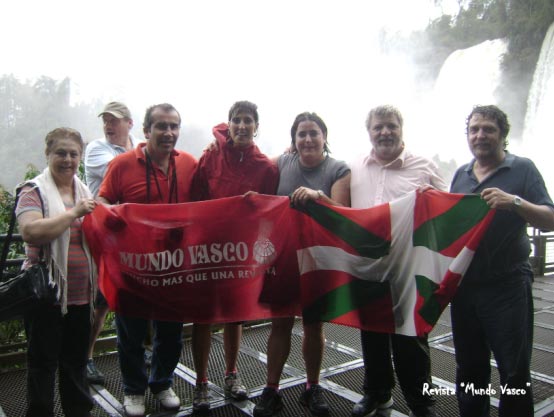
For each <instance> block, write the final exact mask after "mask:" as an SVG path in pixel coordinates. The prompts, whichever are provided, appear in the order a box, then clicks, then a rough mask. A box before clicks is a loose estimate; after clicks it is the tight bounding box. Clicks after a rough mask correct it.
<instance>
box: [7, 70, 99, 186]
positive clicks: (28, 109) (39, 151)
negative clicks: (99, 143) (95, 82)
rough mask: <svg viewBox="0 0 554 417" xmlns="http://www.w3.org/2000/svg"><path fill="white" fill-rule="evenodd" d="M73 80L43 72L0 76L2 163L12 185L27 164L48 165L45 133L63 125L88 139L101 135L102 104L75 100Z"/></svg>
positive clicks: (39, 167) (40, 166) (8, 181)
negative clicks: (33, 76)
mask: <svg viewBox="0 0 554 417" xmlns="http://www.w3.org/2000/svg"><path fill="white" fill-rule="evenodd" d="M70 93H71V81H70V79H69V78H65V79H63V80H61V81H57V80H54V79H52V78H49V77H46V76H42V77H40V78H38V79H37V80H36V81H26V82H21V81H19V80H18V79H17V78H16V77H14V76H13V75H4V76H2V77H0V149H2V152H1V153H0V165H1V166H2V184H1V185H3V186H4V187H6V188H8V189H9V188H12V187H14V186H15V185H16V183H17V181H19V180H20V178H21V177H22V176H23V174H24V171H25V166H26V164H33V165H34V166H35V167H38V169H39V170H41V169H42V167H44V166H45V162H46V158H45V155H44V137H45V136H46V134H47V133H48V132H49V131H50V130H52V129H54V128H56V127H60V126H69V127H72V128H75V129H77V130H78V131H79V132H81V135H82V136H83V138H84V139H85V142H87V141H88V140H90V138H93V137H96V136H100V134H101V132H102V126H101V124H100V123H98V118H97V114H98V113H97V110H98V108H100V107H101V104H100V103H98V102H97V101H96V102H93V103H90V104H83V103H81V104H71V103H70V96H71V94H70Z"/></svg>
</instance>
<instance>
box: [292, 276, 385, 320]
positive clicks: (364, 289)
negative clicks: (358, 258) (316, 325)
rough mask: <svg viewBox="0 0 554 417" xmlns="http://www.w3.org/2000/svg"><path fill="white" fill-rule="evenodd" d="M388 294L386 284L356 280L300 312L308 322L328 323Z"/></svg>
mask: <svg viewBox="0 0 554 417" xmlns="http://www.w3.org/2000/svg"><path fill="white" fill-rule="evenodd" d="M387 294H390V285H389V283H388V282H371V281H365V280H362V279H356V280H354V281H352V282H350V283H348V284H345V285H342V286H340V287H338V288H335V289H334V290H332V291H329V292H328V293H326V294H325V295H323V296H322V297H319V298H318V299H317V300H316V301H315V302H314V303H313V304H311V305H309V306H307V307H305V308H304V309H303V310H302V316H303V317H304V319H305V320H308V321H330V320H333V319H336V318H337V317H340V316H342V315H344V314H346V313H350V312H351V311H353V310H358V309H360V308H362V307H365V306H366V305H368V304H371V303H372V302H373V301H375V300H377V299H380V298H383V296H385V295H387Z"/></svg>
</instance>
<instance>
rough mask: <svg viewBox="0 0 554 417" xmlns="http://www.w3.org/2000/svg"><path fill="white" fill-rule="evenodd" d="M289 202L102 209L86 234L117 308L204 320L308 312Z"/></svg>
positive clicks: (243, 200)
mask: <svg viewBox="0 0 554 417" xmlns="http://www.w3.org/2000/svg"><path fill="white" fill-rule="evenodd" d="M289 204H290V203H289V199H288V198H287V197H274V196H265V195H254V196H248V197H231V198H224V199H218V200H211V201H205V202H198V203H186V204H155V205H154V204H152V205H147V204H123V205H119V206H103V205H101V206H98V207H97V208H96V209H95V210H94V212H93V213H92V214H91V215H89V216H86V217H85V220H84V224H83V229H84V232H85V234H86V237H87V241H88V242H89V246H90V248H91V250H92V253H93V256H94V258H95V260H96V262H97V265H98V272H99V283H100V288H101V290H102V292H103V293H104V295H105V297H106V299H107V301H108V304H109V306H110V308H111V309H112V310H114V311H117V312H119V313H124V314H126V315H129V316H135V317H142V318H149V319H157V320H168V321H183V322H197V323H201V322H204V323H217V322H229V321H243V320H254V319H263V318H269V317H276V316H292V315H295V314H299V313H300V310H299V289H298V285H299V281H298V263H297V261H296V248H297V244H296V243H295V242H296V241H297V237H298V236H297V235H295V233H294V230H295V227H294V224H295V222H296V221H297V215H298V213H297V212H296V211H295V210H291V209H290V208H289Z"/></svg>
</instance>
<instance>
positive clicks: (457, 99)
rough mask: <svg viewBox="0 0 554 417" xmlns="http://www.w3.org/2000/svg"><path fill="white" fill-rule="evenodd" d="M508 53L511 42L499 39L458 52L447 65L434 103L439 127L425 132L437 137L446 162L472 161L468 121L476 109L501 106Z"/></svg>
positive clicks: (443, 68)
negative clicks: (502, 63) (498, 95)
mask: <svg viewBox="0 0 554 417" xmlns="http://www.w3.org/2000/svg"><path fill="white" fill-rule="evenodd" d="M506 50H507V42H506V41H505V40H503V39H495V40H490V41H485V42H482V43H480V44H478V45H475V46H472V47H471V48H467V49H460V50H457V51H454V52H453V53H452V54H450V56H449V57H448V58H447V59H446V61H445V62H444V64H443V66H442V68H441V70H440V73H439V76H438V78H437V81H436V82H435V87H434V91H433V94H432V96H431V103H430V108H431V109H432V115H435V116H438V117H435V120H436V121H437V122H438V123H437V124H436V125H434V126H427V128H426V129H425V130H422V132H426V131H427V132H429V134H430V135H431V136H432V137H433V145H432V146H433V148H436V151H437V153H439V155H441V158H442V159H451V158H453V159H455V160H456V162H457V163H458V164H462V163H466V162H468V161H469V160H470V159H471V157H472V155H471V152H470V151H469V148H468V146H467V140H466V134H465V119H466V117H467V115H468V114H469V113H470V112H471V109H472V108H473V106H474V105H476V104H496V103H497V100H496V99H495V95H494V93H495V90H496V89H497V88H498V86H499V83H500V77H501V68H500V61H501V58H502V55H503V54H504V53H506ZM429 128H432V129H431V130H429Z"/></svg>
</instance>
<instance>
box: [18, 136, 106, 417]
mask: <svg viewBox="0 0 554 417" xmlns="http://www.w3.org/2000/svg"><path fill="white" fill-rule="evenodd" d="M83 148H84V143H83V140H82V138H81V134H80V133H79V132H77V131H76V130H74V129H70V128H57V129H54V130H53V131H51V132H50V133H48V135H47V136H46V158H47V161H48V166H47V167H46V169H45V170H44V171H43V172H42V173H41V174H40V175H38V176H37V177H35V178H33V179H32V180H31V181H28V182H26V183H25V184H24V185H23V188H22V189H21V192H20V198H19V203H18V206H17V208H16V213H17V220H18V224H19V231H20V232H21V235H22V236H23V240H24V241H25V254H26V257H27V258H26V260H25V263H24V265H23V267H24V268H26V267H28V266H30V265H32V264H34V263H37V262H38V261H39V258H40V257H41V256H42V258H43V259H44V260H45V261H46V263H47V265H48V268H49V272H50V279H51V281H53V283H55V284H57V287H58V298H59V302H58V303H56V304H55V305H51V306H38V307H37V308H36V309H34V310H33V311H30V312H28V313H27V314H26V315H25V330H26V333H27V341H28V347H27V361H28V367H27V368H28V375H27V402H28V407H27V414H26V415H27V416H28V417H30V416H41V417H48V416H54V384H55V375H56V370H57V369H58V368H59V392H60V399H61V404H62V408H63V411H64V414H65V415H66V416H74V417H87V416H89V415H90V410H91V409H92V406H93V400H92V398H91V396H90V394H89V392H88V384H87V382H86V378H85V367H86V362H87V348H88V341H89V335H90V326H91V308H92V303H93V296H94V294H95V291H96V273H95V268H94V264H93V262H92V258H91V256H90V253H89V251H88V248H87V245H86V242H85V241H84V239H83V235H82V233H81V223H82V217H83V216H84V215H85V214H87V213H90V212H91V211H92V210H93V209H94V207H95V204H96V203H95V201H94V200H93V198H92V195H91V193H90V191H89V190H88V188H87V187H86V185H85V184H84V183H82V182H81V180H79V178H78V177H77V176H76V173H77V170H78V168H79V163H80V161H81V156H82V154H83Z"/></svg>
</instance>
